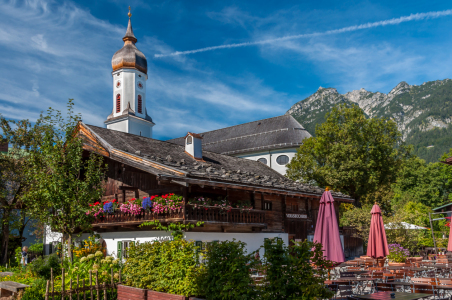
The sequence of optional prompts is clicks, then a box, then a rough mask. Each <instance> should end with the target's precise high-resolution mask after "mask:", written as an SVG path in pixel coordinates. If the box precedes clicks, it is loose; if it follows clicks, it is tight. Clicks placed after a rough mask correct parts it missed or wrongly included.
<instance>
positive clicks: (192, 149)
mask: <svg viewBox="0 0 452 300" xmlns="http://www.w3.org/2000/svg"><path fill="white" fill-rule="evenodd" d="M185 152H187V153H188V154H189V155H191V156H193V158H194V159H202V136H201V135H199V134H196V133H191V132H189V133H187V135H186V136H185Z"/></svg>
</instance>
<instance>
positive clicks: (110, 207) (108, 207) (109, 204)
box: [103, 199, 118, 214]
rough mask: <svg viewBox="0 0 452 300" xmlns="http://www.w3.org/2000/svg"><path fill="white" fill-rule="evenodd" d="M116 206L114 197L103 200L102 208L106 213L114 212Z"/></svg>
mask: <svg viewBox="0 0 452 300" xmlns="http://www.w3.org/2000/svg"><path fill="white" fill-rule="evenodd" d="M117 206H118V205H117V201H116V199H113V200H111V201H108V200H107V201H105V202H104V205H103V210H104V212H105V213H107V214H112V213H114V212H115V209H116V207H117Z"/></svg>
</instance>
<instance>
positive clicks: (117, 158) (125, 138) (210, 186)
mask: <svg viewBox="0 0 452 300" xmlns="http://www.w3.org/2000/svg"><path fill="white" fill-rule="evenodd" d="M78 132H79V134H80V135H81V136H82V137H83V138H84V149H85V151H86V153H87V154H88V152H92V151H95V152H97V153H99V154H101V155H103V156H104V157H105V162H106V164H107V165H108V171H107V179H106V183H105V195H104V196H103V199H102V200H103V201H105V200H112V199H117V200H118V201H119V202H120V203H121V202H124V201H127V200H129V199H131V198H137V197H140V198H142V197H147V196H151V195H162V194H166V193H174V194H178V195H181V196H183V199H184V203H183V205H182V209H181V210H180V211H177V212H174V213H162V214H155V213H149V212H148V213H145V214H143V215H141V216H129V215H127V214H124V213H122V212H120V211H116V212H115V213H114V214H112V215H109V216H108V217H104V218H101V219H98V220H96V221H95V222H94V223H93V224H92V226H93V229H94V230H95V231H96V232H97V233H99V234H100V235H101V236H102V238H103V240H104V241H105V244H106V246H107V251H108V253H109V254H113V255H116V254H117V253H118V252H119V251H120V250H121V249H125V248H127V246H128V244H129V242H131V241H141V242H144V241H152V240H155V239H162V238H167V237H168V235H169V234H168V233H167V232H164V231H153V230H149V229H146V228H139V227H138V225H140V224H141V223H143V222H144V221H148V220H155V219H157V220H159V221H160V222H161V223H168V222H183V223H196V222H198V221H202V222H204V224H203V226H201V227H195V228H194V229H192V230H190V231H188V232H186V238H187V239H191V240H195V241H197V242H200V243H205V242H211V241H222V240H232V239H233V238H235V239H237V240H241V241H244V242H246V243H247V248H248V251H254V250H256V249H258V248H259V247H260V246H261V245H263V242H264V239H266V238H281V239H283V240H284V242H285V243H289V240H304V239H307V238H309V237H312V235H313V233H314V229H315V228H314V226H315V224H316V218H317V214H318V207H319V200H320V197H321V195H322V193H323V190H322V189H320V188H317V187H313V186H309V185H304V184H300V183H297V182H294V181H292V180H289V179H287V178H286V177H284V176H282V175H281V174H279V173H278V172H277V171H275V170H273V169H271V168H270V167H268V166H266V165H264V164H262V163H260V162H257V161H252V160H248V159H244V158H238V157H232V156H228V155H223V154H219V153H215V152H208V151H203V150H202V142H201V141H200V139H202V137H201V136H199V135H197V134H192V133H188V134H187V136H186V137H185V146H181V145H177V144H174V143H170V142H165V141H160V140H155V139H152V138H147V137H142V136H138V135H133V134H130V133H125V132H120V131H115V130H111V129H106V128H100V127H96V126H92V125H86V124H83V123H80V124H79V127H78ZM332 194H333V197H334V199H335V201H336V202H335V205H336V212H338V211H339V207H338V206H339V204H340V203H341V202H347V203H350V202H353V199H351V198H350V197H349V196H346V195H344V194H341V193H335V192H333V193H332ZM195 197H204V198H208V197H210V198H222V199H228V200H229V202H230V203H232V204H234V203H237V202H240V201H244V200H245V201H249V202H250V203H251V204H252V207H253V209H252V210H251V211H249V212H241V211H240V209H238V208H233V209H232V210H231V211H229V212H222V211H220V209H219V208H216V207H209V208H203V209H195V208H194V207H193V205H190V204H189V203H188V202H189V199H193V198H195ZM347 232H348V233H347ZM343 233H344V235H345V236H344V242H345V245H344V248H345V252H346V256H355V255H360V254H362V243H361V242H360V240H358V239H356V238H353V237H352V236H351V234H350V233H349V231H347V230H346V229H344V231H343ZM82 237H84V236H82Z"/></svg>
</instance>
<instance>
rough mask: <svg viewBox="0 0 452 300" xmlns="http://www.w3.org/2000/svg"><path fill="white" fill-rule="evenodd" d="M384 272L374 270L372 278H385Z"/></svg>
mask: <svg viewBox="0 0 452 300" xmlns="http://www.w3.org/2000/svg"><path fill="white" fill-rule="evenodd" d="M383 274H384V273H383V272H373V273H372V278H376V279H383Z"/></svg>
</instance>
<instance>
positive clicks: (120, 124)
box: [107, 119, 129, 132]
mask: <svg viewBox="0 0 452 300" xmlns="http://www.w3.org/2000/svg"><path fill="white" fill-rule="evenodd" d="M107 128H108V129H112V130H117V131H122V132H129V123H128V122H127V121H124V119H120V120H114V121H109V123H108V125H107Z"/></svg>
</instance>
